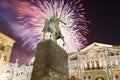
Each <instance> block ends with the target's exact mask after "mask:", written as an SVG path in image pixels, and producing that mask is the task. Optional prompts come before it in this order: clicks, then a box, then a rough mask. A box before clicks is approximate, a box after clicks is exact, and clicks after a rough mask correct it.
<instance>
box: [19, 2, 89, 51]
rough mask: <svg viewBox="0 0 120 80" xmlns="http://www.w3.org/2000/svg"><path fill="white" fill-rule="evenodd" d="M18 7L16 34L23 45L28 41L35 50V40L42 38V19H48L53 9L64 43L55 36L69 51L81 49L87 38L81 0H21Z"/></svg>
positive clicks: (27, 43) (30, 47) (36, 41)
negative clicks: (17, 29) (22, 0)
mask: <svg viewBox="0 0 120 80" xmlns="http://www.w3.org/2000/svg"><path fill="white" fill-rule="evenodd" d="M21 5H22V6H21V7H19V8H18V18H17V19H18V24H19V25H20V26H19V27H18V28H19V31H18V32H17V33H18V36H19V37H20V38H21V40H22V41H23V46H26V45H29V48H28V49H30V50H36V46H37V44H38V42H40V41H41V40H42V39H43V33H42V29H43V27H44V21H45V19H50V18H51V17H52V16H53V14H54V13H55V14H56V15H57V17H58V18H59V19H61V20H62V21H64V22H65V23H67V25H63V24H61V23H60V25H59V27H60V29H61V32H62V34H63V36H64V37H65V38H64V39H65V46H63V45H62V41H61V40H58V45H60V46H61V47H62V48H64V49H65V50H66V51H67V52H68V53H72V52H77V51H80V50H81V48H83V47H84V44H85V43H86V42H87V40H86V38H85V37H84V36H85V35H86V34H87V32H88V31H87V23H88V22H87V20H86V18H85V17H84V8H83V6H82V4H81V2H80V0H72V1H71V0H67V1H66V0H29V1H24V2H21Z"/></svg>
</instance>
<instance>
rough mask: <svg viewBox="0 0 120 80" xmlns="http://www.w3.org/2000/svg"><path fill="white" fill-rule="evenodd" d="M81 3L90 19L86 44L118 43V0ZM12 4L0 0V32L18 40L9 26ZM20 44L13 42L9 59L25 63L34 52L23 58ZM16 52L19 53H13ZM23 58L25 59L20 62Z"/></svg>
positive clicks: (119, 39) (119, 4) (12, 13)
mask: <svg viewBox="0 0 120 80" xmlns="http://www.w3.org/2000/svg"><path fill="white" fill-rule="evenodd" d="M82 3H83V6H84V9H85V12H86V15H85V16H86V18H87V20H89V21H90V24H89V25H88V30H89V33H88V35H87V40H88V44H91V43H93V42H99V43H105V44H111V45H120V2H119V1H117V0H116V1H115V0H82ZM1 4H2V5H1ZM4 4H5V5H4ZM3 5H4V6H3ZM13 5H14V6H16V5H17V2H16V0H0V32H3V33H4V34H6V35H8V36H10V37H12V38H14V39H15V40H17V41H19V39H18V38H17V37H15V36H13V35H14V34H15V33H14V32H13V31H12V27H10V25H11V24H12V22H15V16H16V14H15V13H16V12H15V10H14V6H13ZM17 7H19V6H17ZM9 10H11V11H9ZM8 11H9V12H8ZM6 15H7V16H6ZM11 15H12V16H11ZM10 21H12V22H10ZM20 46H21V43H19V44H15V47H14V50H13V53H14V54H12V56H11V61H12V62H14V61H15V58H14V57H16V58H20V59H21V61H20V62H21V64H22V63H27V62H28V61H29V59H31V58H32V57H31V56H33V55H34V54H31V52H29V51H28V52H27V54H25V55H24V57H26V59H24V58H23V57H22V56H23V55H22V54H24V53H25V52H24V49H23V48H20ZM18 52H19V53H21V54H15V53H18ZM23 60H25V61H24V62H22V61H23Z"/></svg>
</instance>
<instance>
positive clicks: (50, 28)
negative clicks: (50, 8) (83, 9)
mask: <svg viewBox="0 0 120 80" xmlns="http://www.w3.org/2000/svg"><path fill="white" fill-rule="evenodd" d="M60 22H61V23H63V24H65V25H66V23H65V22H63V21H62V20H60V19H59V18H57V17H56V16H55V15H53V16H52V17H51V18H50V19H46V20H45V25H44V28H43V31H42V32H43V39H44V38H45V34H46V33H47V32H50V33H51V34H50V39H51V37H52V38H53V40H54V41H55V42H56V43H57V40H58V39H62V40H63V45H65V42H64V36H63V35H62V33H61V30H60V28H59V23H60Z"/></svg>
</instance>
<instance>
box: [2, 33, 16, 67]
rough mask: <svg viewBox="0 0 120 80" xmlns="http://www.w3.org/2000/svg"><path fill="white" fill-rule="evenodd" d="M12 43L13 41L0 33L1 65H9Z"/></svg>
mask: <svg viewBox="0 0 120 80" xmlns="http://www.w3.org/2000/svg"><path fill="white" fill-rule="evenodd" d="M14 43H15V41H14V40H13V39H11V38H10V37H8V36H6V35H4V34H2V33H0V58H3V59H4V60H3V62H0V63H1V64H2V63H3V64H4V65H7V64H8V63H9V60H10V56H11V51H12V48H13V44H14ZM1 60H2V59H1Z"/></svg>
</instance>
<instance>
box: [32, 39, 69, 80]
mask: <svg viewBox="0 0 120 80" xmlns="http://www.w3.org/2000/svg"><path fill="white" fill-rule="evenodd" d="M50 69H51V70H52V71H55V72H58V73H59V74H62V75H64V76H68V55H67V53H66V52H65V51H64V50H63V49H62V48H61V47H59V46H58V45H57V44H56V43H55V42H53V41H52V40H44V41H42V42H40V43H38V45H37V52H36V56H35V62H34V65H33V72H32V77H31V80H49V77H50Z"/></svg>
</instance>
